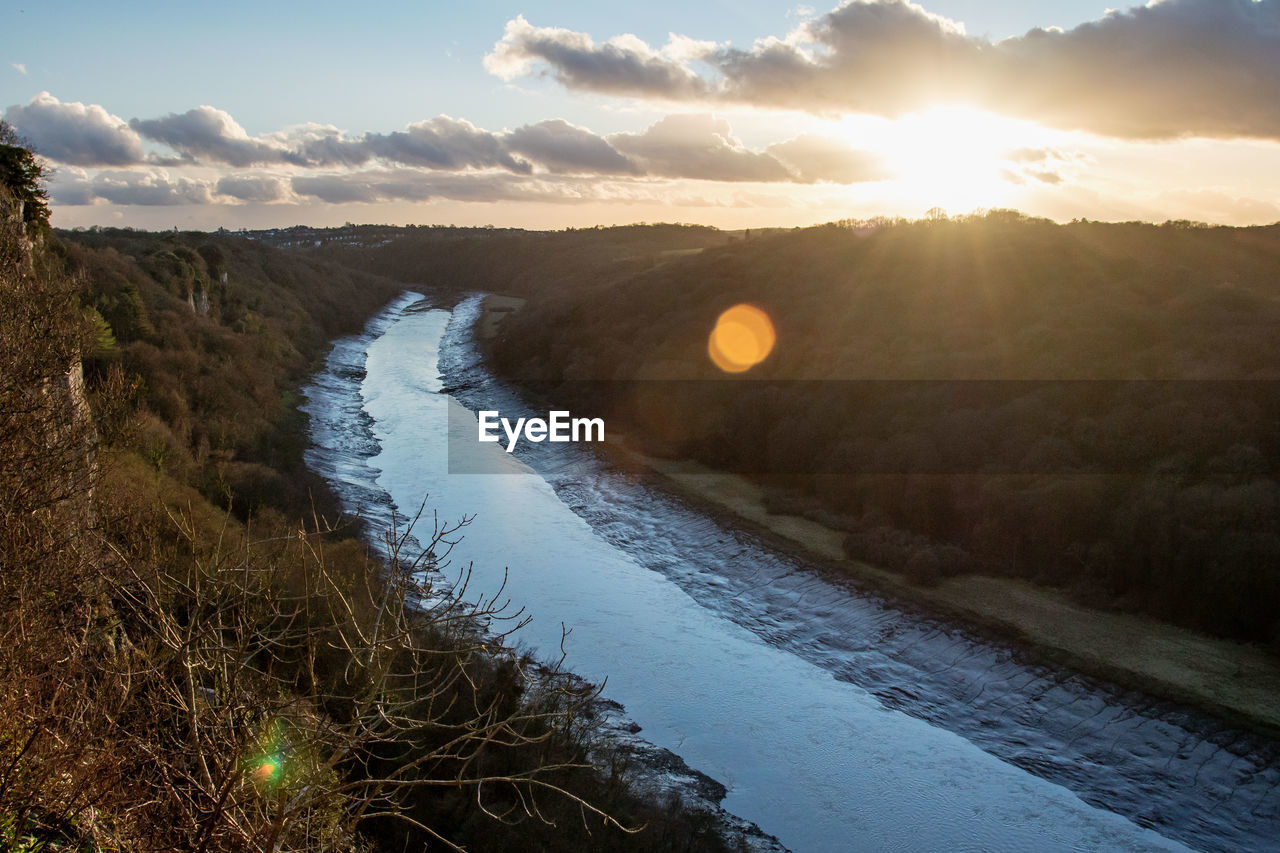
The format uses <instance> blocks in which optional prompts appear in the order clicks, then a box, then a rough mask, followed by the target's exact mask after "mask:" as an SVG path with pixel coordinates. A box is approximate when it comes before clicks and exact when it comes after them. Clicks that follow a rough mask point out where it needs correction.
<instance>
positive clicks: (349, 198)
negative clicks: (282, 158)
mask: <svg viewBox="0 0 1280 853" xmlns="http://www.w3.org/2000/svg"><path fill="white" fill-rule="evenodd" d="M291 186H292V189H293V191H294V193H296V194H297V195H299V196H309V197H312V198H317V199H319V200H320V201H323V202H327V203H329V204H350V203H366V204H371V203H374V202H381V201H420V202H421V201H430V200H432V199H452V200H454V201H474V202H496V201H553V202H572V201H579V200H582V199H583V198H586V197H599V196H598V193H599V191H600V190H599V187H598V186H597V185H596V184H594V183H590V184H589V183H585V182H573V181H560V180H557V181H547V180H541V179H537V178H528V177H524V176H519V175H512V174H507V173H503V172H489V173H471V174H466V173H431V172H424V171H419V170H414V169H388V170H378V171H362V172H348V173H335V174H326V175H299V176H297V177H295V178H294V179H293V181H292V184H291Z"/></svg>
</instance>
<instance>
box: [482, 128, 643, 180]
mask: <svg viewBox="0 0 1280 853" xmlns="http://www.w3.org/2000/svg"><path fill="white" fill-rule="evenodd" d="M504 141H505V144H506V147H507V150H508V151H511V152H512V153H514V154H519V155H521V156H522V157H527V158H528V159H530V160H532V161H534V162H535V163H539V164H541V165H542V166H544V167H546V169H547V170H548V171H551V172H559V173H565V174H597V175H638V174H641V169H640V167H639V166H638V165H637V164H636V163H634V162H633V161H632V160H630V159H628V158H627V157H626V156H624V155H623V154H621V153H619V152H618V150H617V149H616V148H614V147H613V146H612V145H610V144H609V143H608V142H606V141H605V140H604V139H601V138H600V137H599V136H596V135H595V134H594V133H592V132H591V131H589V130H587V129H586V128H582V127H578V126H576V125H572V124H569V122H567V121H564V120H562V119H551V120H549V121H542V122H538V123H537V124H530V125H525V126H524V127H518V128H516V129H515V130H513V131H511V133H509V134H507V136H506V139H505V140H504Z"/></svg>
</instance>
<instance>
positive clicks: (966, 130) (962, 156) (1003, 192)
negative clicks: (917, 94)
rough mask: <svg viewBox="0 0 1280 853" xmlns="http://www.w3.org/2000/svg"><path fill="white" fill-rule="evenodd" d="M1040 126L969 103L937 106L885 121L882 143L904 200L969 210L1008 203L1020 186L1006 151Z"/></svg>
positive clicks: (954, 210)
mask: <svg viewBox="0 0 1280 853" xmlns="http://www.w3.org/2000/svg"><path fill="white" fill-rule="evenodd" d="M1036 131H1037V128H1036V126H1035V125H1033V124H1030V123H1029V122H1025V121H1018V120H1016V119H1009V118H1004V117H1001V116H997V115H993V114H991V113H987V112H982V111H981V110H975V109H972V108H969V107H935V108H933V109H929V110H926V111H924V112H919V113H912V114H911V115H907V116H904V117H902V118H900V119H898V120H896V121H892V122H889V123H887V125H886V126H885V127H884V129H883V138H882V139H881V140H880V146H879V147H880V148H881V151H882V152H883V156H884V158H885V160H886V165H887V166H888V170H889V172H890V174H891V175H892V177H891V179H890V180H891V181H892V182H893V186H894V190H895V192H897V193H899V194H900V195H901V196H902V201H903V202H906V203H911V204H913V205H916V206H919V205H923V206H924V207H940V208H942V209H944V210H946V211H947V212H948V213H953V214H954V213H968V212H970V211H972V210H975V209H977V208H983V207H1000V206H1003V205H1005V204H1007V203H1008V201H1009V199H1010V198H1011V197H1012V195H1013V193H1014V190H1015V189H1016V186H1015V184H1014V182H1013V181H1011V180H1010V173H1009V170H1008V165H1007V157H1008V156H1009V153H1010V152H1011V151H1013V150H1016V149H1018V148H1022V147H1026V146H1029V145H1031V144H1033V143H1034V139H1035V137H1036V136H1037V133H1036Z"/></svg>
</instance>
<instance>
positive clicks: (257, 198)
mask: <svg viewBox="0 0 1280 853" xmlns="http://www.w3.org/2000/svg"><path fill="white" fill-rule="evenodd" d="M215 190H216V191H217V193H218V195H223V196H228V197H230V198H234V199H239V200H240V201H249V202H259V203H265V202H271V201H281V200H283V199H285V198H287V197H288V196H289V184H288V182H287V181H285V180H283V179H281V178H277V177H273V176H270V175H227V176H225V177H223V178H219V179H218V183H217V186H216V187H215Z"/></svg>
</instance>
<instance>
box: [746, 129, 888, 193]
mask: <svg viewBox="0 0 1280 853" xmlns="http://www.w3.org/2000/svg"><path fill="white" fill-rule="evenodd" d="M765 152H766V153H768V154H769V155H771V156H772V157H773V158H774V159H776V160H779V161H781V162H782V163H784V164H786V165H787V166H788V167H790V169H791V170H792V172H793V173H794V174H795V176H796V179H797V180H799V181H802V182H804V183H816V182H818V181H827V182H830V183H833V184H855V183H859V182H862V181H879V180H884V179H885V178H888V177H889V174H888V170H887V168H886V167H885V164H884V161H883V159H882V158H881V157H879V156H877V155H875V154H872V153H870V152H868V151H859V150H856V149H853V148H850V147H849V145H848V144H847V143H844V142H841V141H840V140H838V139H830V138H828V137H825V136H813V135H808V134H806V135H804V136H797V137H796V138H795V139H789V140H787V141H786V142H779V143H777V144H775V145H770V146H769V147H768V148H766V149H765Z"/></svg>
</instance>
